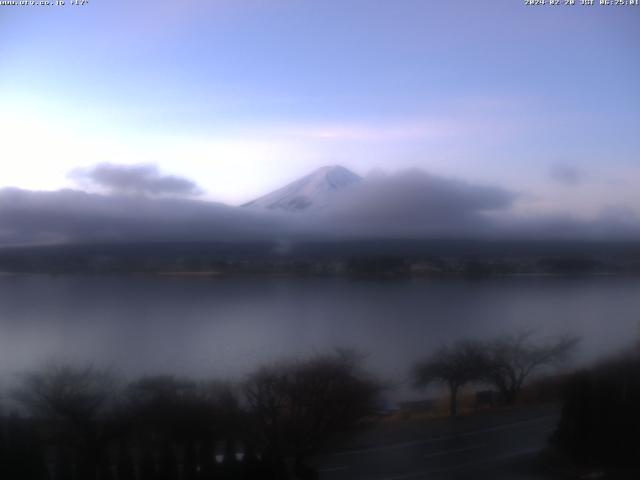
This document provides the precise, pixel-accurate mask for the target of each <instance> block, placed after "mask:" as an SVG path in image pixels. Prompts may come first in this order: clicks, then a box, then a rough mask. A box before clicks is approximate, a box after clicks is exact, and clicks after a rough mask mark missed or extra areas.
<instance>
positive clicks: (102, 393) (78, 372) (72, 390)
mask: <svg viewBox="0 0 640 480" xmlns="http://www.w3.org/2000/svg"><path fill="white" fill-rule="evenodd" d="M116 395H117V388H116V381H115V377H114V375H113V374H112V373H111V372H110V371H108V370H100V369H96V368H94V367H84V368H76V367H69V366H62V365H53V366H50V367H47V368H45V369H43V370H41V371H38V372H32V373H29V374H27V375H25V376H24V377H23V378H22V383H21V385H20V387H19V388H18V389H17V390H16V392H15V398H16V399H18V400H19V401H20V402H21V404H22V405H23V406H24V407H25V408H26V409H27V410H28V412H29V413H30V414H31V415H32V417H33V418H34V419H35V420H36V421H38V422H39V424H40V428H39V434H40V436H41V437H42V438H43V440H44V444H45V446H46V447H47V449H48V451H49V452H50V456H52V457H55V458H56V459H57V458H61V457H66V458H68V459H69V462H68V464H69V465H71V466H72V468H73V469H74V470H75V471H77V472H78V475H79V476H80V477H82V478H87V479H91V478H98V469H99V468H100V466H101V464H102V463H103V462H104V461H105V454H106V447H107V444H108V443H109V441H110V440H111V438H112V436H113V435H114V433H115V432H114V431H113V430H112V429H111V428H110V423H109V418H108V417H109V416H110V414H111V407H113V402H114V400H115V398H116ZM58 475H59V476H60V475H64V472H59V473H58Z"/></svg>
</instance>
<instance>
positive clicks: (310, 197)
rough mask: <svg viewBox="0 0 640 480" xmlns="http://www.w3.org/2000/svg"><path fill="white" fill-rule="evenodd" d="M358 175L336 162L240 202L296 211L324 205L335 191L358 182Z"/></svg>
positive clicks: (265, 207)
mask: <svg viewBox="0 0 640 480" xmlns="http://www.w3.org/2000/svg"><path fill="white" fill-rule="evenodd" d="M361 180H362V178H361V177H360V176H358V175H356V174H355V173H353V172H352V171H351V170H348V169H346V168H344V167H341V166H340V165H333V166H326V167H322V168H319V169H318V170H316V171H315V172H313V173H311V174H309V175H307V176H305V177H303V178H301V179H299V180H296V181H295V182H292V183H290V184H289V185H287V186H285V187H283V188H280V189H278V190H276V191H274V192H271V193H269V194H267V195H264V196H262V197H260V198H257V199H256V200H253V201H251V202H249V203H246V204H244V205H243V207H253V208H264V209H269V210H283V211H288V212H300V211H303V210H308V209H316V208H322V207H324V206H326V205H327V204H328V203H329V202H330V201H331V198H332V197H333V195H335V193H336V192H338V191H341V190H344V189H346V188H349V187H351V186H352V185H355V184H356V183H359V182H360V181H361Z"/></svg>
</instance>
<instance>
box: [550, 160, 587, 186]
mask: <svg viewBox="0 0 640 480" xmlns="http://www.w3.org/2000/svg"><path fill="white" fill-rule="evenodd" d="M549 177H550V178H551V180H553V181H554V182H557V183H560V184H562V185H567V186H576V185H579V184H580V183H582V181H583V180H584V177H585V173H584V172H583V171H582V170H581V169H579V168H577V167H575V166H572V165H566V164H556V165H553V166H552V167H551V169H550V170H549Z"/></svg>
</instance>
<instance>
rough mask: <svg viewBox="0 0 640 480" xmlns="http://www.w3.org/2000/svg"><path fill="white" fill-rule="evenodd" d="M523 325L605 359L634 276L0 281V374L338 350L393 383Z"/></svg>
mask: <svg viewBox="0 0 640 480" xmlns="http://www.w3.org/2000/svg"><path fill="white" fill-rule="evenodd" d="M527 327H533V328H536V329H537V331H538V332H539V334H540V335H542V336H551V335H556V334H562V333H572V334H578V335H580V336H582V343H581V346H580V350H579V352H578V355H577V358H576V361H577V362H585V361H590V360H592V359H594V358H597V357H600V356H603V355H606V354H607V353H609V352H611V351H612V350H614V349H616V348H622V347H624V346H627V345H629V344H630V343H632V342H633V341H635V340H636V339H637V338H638V336H639V333H640V279H637V278H615V277H589V278H569V277H537V278H532V277H525V278H498V279H487V280H479V281H469V280H464V279H439V280H423V279H415V280H398V281H386V282H381V281H364V280H362V281H357V280H349V279H342V278H339V279H338V278H289V279H265V278H231V279H221V280H207V279H184V278H159V277H151V276H58V277H53V276H47V275H20V276H0V374H2V377H4V378H5V379H6V378H10V377H11V374H13V373H16V372H20V371H24V370H25V369H29V368H33V367H34V366H38V365H41V364H42V363H43V362H47V361H51V360H52V359H53V360H57V361H61V360H64V361H82V362H86V361H91V362H93V363H95V364H100V365H110V366H113V367H115V368H117V369H119V370H120V371H122V372H123V373H125V374H126V375H130V376H135V375H140V374H145V373H153V372H159V371H162V372H171V373H176V374H189V375H192V376H202V377H205V376H206V377H211V376H215V377H223V378H233V377H238V376H241V375H244V374H246V373H248V372H249V371H251V370H252V369H253V368H255V367H256V366H257V365H260V364H263V363H265V362H269V361H273V360H277V359H282V358H287V357H292V356H304V355H310V354H314V353H322V352H326V351H328V350H330V349H332V348H333V347H336V346H342V347H354V348H357V349H358V350H360V351H362V352H364V353H366V354H368V359H367V362H368V366H369V367H370V368H371V369H373V370H374V371H376V372H378V373H379V374H381V375H382V376H383V377H384V378H387V379H390V380H394V381H396V382H398V383H401V382H402V381H404V380H406V378H407V372H408V369H409V366H410V365H411V363H412V362H413V361H414V360H415V359H416V358H419V357H421V356H424V355H425V354H428V353H429V352H430V351H432V350H433V349H434V348H435V347H437V346H438V345H439V344H441V343H442V342H448V341H451V340H454V339H458V338H462V337H478V338H484V337H490V336H492V335H495V334H499V333H503V332H512V331H516V330H517V329H519V328H527ZM5 381H6V380H5Z"/></svg>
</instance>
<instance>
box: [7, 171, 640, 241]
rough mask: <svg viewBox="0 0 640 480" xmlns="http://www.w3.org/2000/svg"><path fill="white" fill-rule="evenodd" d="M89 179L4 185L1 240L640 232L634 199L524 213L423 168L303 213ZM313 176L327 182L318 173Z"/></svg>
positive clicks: (348, 190)
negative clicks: (97, 189)
mask: <svg viewBox="0 0 640 480" xmlns="http://www.w3.org/2000/svg"><path fill="white" fill-rule="evenodd" d="M74 175H78V171H76V172H75V173H74ZM81 178H84V179H87V180H91V181H92V182H93V183H95V184H98V185H100V186H101V187H103V188H104V189H105V190H108V191H109V193H107V194H97V193H87V192H84V191H80V190H59V191H53V192H45V191H28V190H19V189H15V188H5V189H2V190H0V246H6V245H37V244H55V243H99V242H101V243H105V242H106V243H108V242H118V243H123V242H124V243H126V242H174V241H180V242H191V241H197V242H201V241H238V242H241V241H255V240H266V241H283V240H285V241H296V240H337V239H346V238H360V239H379V238H394V239H398V238H429V239H431V238H434V239H437V238H440V239H441V238H461V239H462V238H465V239H520V240H547V239H566V240H583V239H598V240H616V239H631V238H633V239H640V219H638V217H637V215H636V214H635V213H634V211H633V210H632V209H630V208H623V207H617V208H613V207H612V208H610V209H608V210H605V211H603V212H602V213H601V215H600V216H599V217H598V218H595V219H592V220H584V219H579V218H576V217H574V216H571V215H569V214H566V213H562V212H558V213H557V214H545V215H522V214H520V215H517V214H516V213H514V209H513V207H514V205H515V204H516V203H517V202H518V201H520V199H521V196H520V195H519V194H518V193H517V192H513V191H510V190H508V189H505V188H502V187H498V186H490V185H478V184H474V183H471V182H465V181H462V180H456V179H450V178H444V177H439V176H436V175H431V174H429V173H426V172H424V171H422V170H416V169H414V170H407V171H403V172H399V173H396V174H392V175H378V176H375V177H371V178H365V179H363V180H361V181H358V182H354V183H350V184H349V185H347V186H345V188H338V189H334V190H332V191H331V196H330V198H327V199H326V200H327V201H326V202H323V203H322V204H321V208H315V209H309V210H308V211H304V212H295V213H291V212H287V211H274V210H273V209H268V208H247V207H232V206H227V205H224V204H221V203H215V202H209V201H202V200H197V199H193V198H177V197H178V196H186V197H190V196H192V195H193V194H194V193H195V192H196V191H197V190H196V189H197V186H196V185H195V183H194V182H191V181H189V180H187V179H181V178H179V177H171V176H164V175H162V174H160V173H159V172H158V170H157V169H156V168H155V167H150V166H134V167H126V168H124V167H119V166H116V165H111V164H102V165H98V166H96V167H94V168H92V169H88V170H85V171H84V173H82V175H81ZM328 178H329V179H330V178H331V176H329V177H328ZM294 183H295V182H294ZM304 185H305V192H306V193H310V194H311V195H313V194H314V192H307V190H308V189H309V184H308V183H305V184H304ZM313 185H315V186H316V187H317V188H319V189H325V187H326V186H325V185H323V184H322V182H320V181H318V182H317V183H314V184H313ZM323 191H324V190H323ZM285 193H286V194H287V195H290V194H291V191H290V190H286V191H285Z"/></svg>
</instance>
